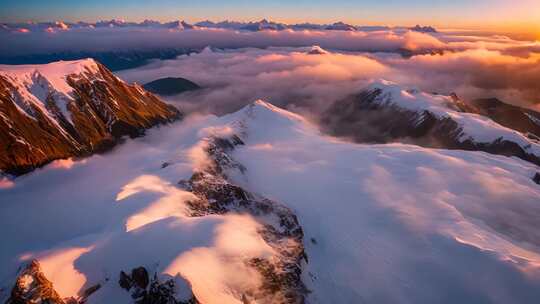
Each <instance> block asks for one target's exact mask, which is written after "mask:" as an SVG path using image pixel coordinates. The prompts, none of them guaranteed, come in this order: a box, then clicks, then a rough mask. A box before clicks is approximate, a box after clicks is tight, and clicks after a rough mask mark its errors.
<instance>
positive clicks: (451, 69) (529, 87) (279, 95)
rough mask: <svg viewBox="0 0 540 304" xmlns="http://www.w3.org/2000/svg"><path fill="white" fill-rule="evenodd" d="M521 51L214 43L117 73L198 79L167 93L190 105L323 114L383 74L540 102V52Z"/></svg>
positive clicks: (133, 77)
mask: <svg viewBox="0 0 540 304" xmlns="http://www.w3.org/2000/svg"><path fill="white" fill-rule="evenodd" d="M522 55H523V54H521V55H520V56H513V55H511V54H509V53H508V52H504V51H502V50H490V49H486V48H483V49H482V48H478V49H470V50H463V51H447V52H443V53H438V54H424V55H416V56H413V57H411V58H408V59H407V58H403V57H402V56H400V55H397V54H389V53H363V52H337V51H334V52H330V53H326V54H310V48H309V47H303V48H267V49H255V48H245V49H237V50H225V51H222V50H211V49H210V48H207V49H205V50H204V51H203V52H201V53H196V54H195V53H194V54H191V55H185V56H179V57H178V58H177V59H175V60H165V61H154V62H152V63H151V64H149V65H147V66H144V67H142V68H138V69H133V70H127V71H122V72H119V73H118V75H119V76H120V77H121V78H123V79H125V80H127V81H136V82H139V83H146V82H149V81H152V80H154V79H158V78H161V77H184V78H187V79H189V80H192V81H195V82H196V83H198V84H199V85H201V86H202V87H203V88H204V89H203V90H200V91H197V92H190V93H186V94H181V95H177V96H173V97H170V98H168V101H170V102H172V103H176V104H177V105H179V106H181V107H182V108H183V109H184V110H186V111H188V112H192V111H197V112H211V113H216V114H224V113H228V112H232V111H235V110H237V109H238V108H240V107H242V106H243V105H245V104H247V103H249V102H252V101H254V100H257V99H263V100H266V101H269V102H271V103H274V104H276V105H278V106H281V107H286V108H288V109H290V110H295V111H300V112H303V114H306V113H309V114H312V115H316V114H317V113H318V112H320V111H322V110H324V109H325V108H326V107H328V106H329V105H330V104H332V103H333V102H334V101H336V100H339V99H342V98H344V97H346V96H349V95H350V94H354V93H357V92H359V91H361V90H362V88H363V87H364V86H365V85H366V84H367V82H369V81H370V80H372V79H378V78H384V79H388V80H391V81H395V82H397V83H400V84H403V85H405V86H409V87H416V88H419V89H421V90H424V91H426V92H436V93H441V94H450V93H457V94H458V95H459V96H460V97H462V98H464V99H476V98H491V97H497V98H500V99H502V100H504V101H507V102H510V103H514V104H518V105H521V106H526V107H531V108H535V107H538V104H539V103H540V87H539V86H538V85H537V84H538V83H540V65H539V59H540V54H537V53H531V54H529V55H527V56H522Z"/></svg>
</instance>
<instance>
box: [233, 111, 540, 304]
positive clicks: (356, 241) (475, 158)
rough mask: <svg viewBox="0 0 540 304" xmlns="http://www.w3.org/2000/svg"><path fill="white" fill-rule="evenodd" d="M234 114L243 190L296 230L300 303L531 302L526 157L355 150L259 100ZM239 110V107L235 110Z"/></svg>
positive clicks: (531, 186)
mask: <svg viewBox="0 0 540 304" xmlns="http://www.w3.org/2000/svg"><path fill="white" fill-rule="evenodd" d="M245 111H246V113H249V114H248V115H246V116H248V117H249V118H248V119H243V120H242V121H243V122H242V125H243V126H244V128H245V130H246V135H245V138H246V140H245V141H246V144H247V145H246V147H245V148H240V149H239V150H238V151H237V152H236V154H234V157H235V158H236V159H237V160H238V161H239V162H240V163H242V164H244V165H245V166H246V168H247V173H246V175H247V177H246V178H245V179H238V182H241V183H242V184H244V185H245V186H246V187H247V188H248V189H251V190H253V191H256V192H259V193H261V194H263V195H265V196H267V197H270V198H275V199H278V200H280V201H283V202H286V203H287V204H288V205H289V206H290V207H292V208H293V210H294V211H295V212H296V214H297V216H298V217H299V220H300V224H301V225H302V227H303V229H304V232H305V237H304V240H305V245H306V252H307V255H308V257H309V263H308V264H307V267H306V268H305V270H304V275H305V283H306V284H308V287H309V288H310V289H311V290H312V292H313V293H312V294H311V295H310V297H309V298H308V302H309V303H455V302H468V303H511V302H512V303H534V302H536V300H537V299H538V296H539V295H540V294H539V291H538V286H539V284H540V281H539V277H538V275H539V272H538V270H539V268H538V266H539V265H540V264H539V262H540V255H539V253H540V247H539V245H540V238H539V237H540V229H538V225H537V224H536V223H537V221H538V216H539V215H540V187H538V185H536V184H535V183H534V182H532V181H531V177H532V176H533V175H534V172H535V171H537V170H538V168H537V167H535V166H534V165H532V164H528V163H526V162H524V161H520V160H515V159H509V158H505V157H498V156H492V155H488V154H485V153H480V152H464V151H445V150H433V149H425V148H420V147H416V146H409V145H401V144H392V145H358V144H350V143H344V142H340V141H338V140H336V139H334V138H329V137H324V136H321V135H320V134H319V133H318V132H317V130H316V129H315V128H313V127H312V126H310V125H309V124H308V123H306V122H305V121H304V120H303V119H301V118H299V117H296V116H295V115H293V114H290V113H284V112H283V110H277V109H276V108H274V107H273V106H271V105H268V104H263V103H258V104H256V105H255V106H253V107H252V108H251V109H249V110H245ZM235 115H238V114H235Z"/></svg>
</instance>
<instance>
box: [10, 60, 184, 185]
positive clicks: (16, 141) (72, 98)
mask: <svg viewBox="0 0 540 304" xmlns="http://www.w3.org/2000/svg"><path fill="white" fill-rule="evenodd" d="M55 64H56V65H58V66H59V68H62V67H63V65H69V64H72V65H79V69H78V70H77V71H76V72H70V71H69V69H68V70H67V72H66V73H67V74H66V75H64V76H62V77H61V79H62V82H61V83H60V85H59V81H58V75H54V76H50V75H49V74H50V73H53V72H50V71H51V70H54V68H55V66H52V65H55ZM14 69H15V72H13V71H11V70H9V66H8V68H6V66H2V67H0V171H4V172H6V173H10V174H13V175H19V174H23V173H26V172H29V171H31V170H33V169H34V168H36V167H39V166H42V165H44V164H46V163H48V162H50V161H52V160H55V159H60V158H66V157H70V156H84V155H88V154H90V153H93V152H100V151H103V150H106V149H107V148H110V147H111V146H112V145H113V144H114V143H116V142H117V141H118V140H119V139H120V138H121V137H122V136H124V135H128V136H131V137H135V136H138V135H140V134H141V133H142V132H143V131H144V130H145V129H147V128H150V127H152V126H154V125H156V124H160V123H166V122H170V121H173V120H175V119H178V118H180V117H181V113H180V112H179V111H178V110H177V109H175V108H174V107H172V106H170V105H167V104H165V103H163V102H162V101H160V100H159V99H158V98H157V97H156V96H154V95H152V94H151V93H148V92H146V91H145V90H143V89H142V88H141V87H140V86H138V85H128V84H126V83H124V82H123V81H121V80H120V79H118V78H117V77H115V76H114V75H113V74H112V73H111V72H110V71H109V70H107V69H106V68H105V67H104V66H102V65H101V64H99V63H97V62H95V61H93V60H91V59H87V60H81V61H76V62H67V63H63V62H62V63H53V64H49V65H43V66H35V68H28V70H26V71H22V72H20V71H19V70H16V68H14ZM54 73H58V72H57V71H54ZM53 78H54V79H53ZM59 86H60V87H59ZM66 88H68V91H66V90H67V89H66Z"/></svg>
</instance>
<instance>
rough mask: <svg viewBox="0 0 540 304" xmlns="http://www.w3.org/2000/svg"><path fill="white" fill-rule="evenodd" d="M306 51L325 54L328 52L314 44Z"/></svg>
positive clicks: (310, 53) (311, 53)
mask: <svg viewBox="0 0 540 304" xmlns="http://www.w3.org/2000/svg"><path fill="white" fill-rule="evenodd" d="M307 53H308V54H309V55H325V54H328V53H329V52H328V51H327V50H325V49H323V48H322V47H320V46H318V45H314V46H312V47H311V49H310V50H309V51H308V52H307Z"/></svg>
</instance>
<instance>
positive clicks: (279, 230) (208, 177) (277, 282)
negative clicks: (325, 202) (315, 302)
mask: <svg viewBox="0 0 540 304" xmlns="http://www.w3.org/2000/svg"><path fill="white" fill-rule="evenodd" d="M243 144H244V143H243V141H242V140H241V138H240V137H239V136H237V135H232V136H230V137H228V138H220V137H210V138H209V139H208V141H207V145H206V149H205V151H206V153H207V154H208V156H209V160H210V163H209V164H208V165H207V166H206V167H205V168H203V169H201V170H200V171H198V172H195V173H194V174H193V175H192V177H191V178H190V179H189V180H182V181H180V182H179V185H180V186H181V187H182V188H183V189H185V190H187V191H190V192H192V193H193V194H195V195H196V196H197V198H198V199H197V200H193V201H190V202H188V205H189V207H190V209H191V212H192V216H204V215H208V214H224V213H227V212H236V213H248V214H250V215H252V216H254V217H255V218H256V219H257V220H258V221H259V222H260V223H261V224H262V225H263V227H264V228H263V229H261V230H260V231H259V234H260V235H261V237H262V238H263V239H264V241H265V242H266V243H267V244H268V245H270V246H271V247H272V248H273V249H274V250H275V251H276V252H277V254H278V257H277V259H270V258H253V259H247V260H246V261H245V263H246V265H248V266H249V267H252V268H253V269H255V270H256V271H257V272H258V273H259V274H260V275H261V277H262V286H260V287H259V288H257V290H250V291H248V292H246V293H245V294H244V295H243V296H242V299H241V300H242V301H243V302H244V303H253V302H264V303H304V299H305V295H306V293H307V292H308V291H307V289H306V287H305V286H304V283H303V282H302V280H301V273H302V266H301V265H302V261H303V260H305V261H307V256H306V254H305V252H304V246H303V243H302V242H303V236H304V233H303V230H302V228H301V226H300V224H299V222H298V219H297V217H296V215H295V214H294V213H293V212H292V211H291V210H290V209H288V208H287V207H285V206H284V205H282V204H279V203H277V202H275V201H272V200H269V199H266V198H264V197H261V196H259V195H257V194H254V193H250V192H248V191H246V190H244V189H243V188H242V187H240V186H237V185H235V184H233V183H231V182H230V181H229V179H228V177H227V172H230V170H237V171H239V172H240V173H242V172H244V170H246V169H245V168H244V167H243V166H242V165H241V164H239V163H237V162H236V161H235V160H234V159H233V158H232V157H231V155H230V152H231V151H233V150H234V149H235V147H236V146H238V145H243ZM265 301H266V302H265Z"/></svg>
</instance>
